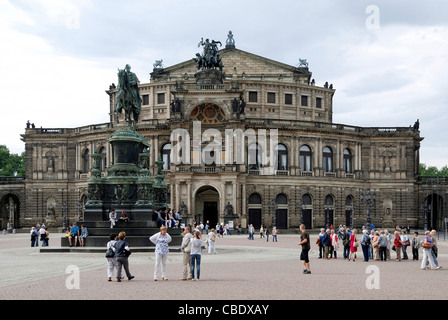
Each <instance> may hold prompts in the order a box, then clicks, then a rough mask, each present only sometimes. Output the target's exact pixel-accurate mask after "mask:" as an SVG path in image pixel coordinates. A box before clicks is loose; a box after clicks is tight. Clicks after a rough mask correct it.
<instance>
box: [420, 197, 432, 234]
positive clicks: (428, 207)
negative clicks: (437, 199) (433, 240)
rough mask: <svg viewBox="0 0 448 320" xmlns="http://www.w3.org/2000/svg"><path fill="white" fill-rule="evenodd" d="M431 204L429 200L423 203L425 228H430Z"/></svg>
mask: <svg viewBox="0 0 448 320" xmlns="http://www.w3.org/2000/svg"><path fill="white" fill-rule="evenodd" d="M430 208H431V205H430V204H428V200H425V202H423V204H422V209H423V213H424V214H425V220H424V226H423V228H424V229H425V230H428V212H429V211H430Z"/></svg>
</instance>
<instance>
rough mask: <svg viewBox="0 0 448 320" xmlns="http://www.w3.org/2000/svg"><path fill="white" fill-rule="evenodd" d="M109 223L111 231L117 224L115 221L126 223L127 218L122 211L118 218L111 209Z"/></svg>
mask: <svg viewBox="0 0 448 320" xmlns="http://www.w3.org/2000/svg"><path fill="white" fill-rule="evenodd" d="M109 221H110V228H111V229H113V228H114V227H115V225H116V224H117V221H124V222H128V221H129V217H128V214H127V213H126V211H125V210H122V211H121V215H120V216H119V217H118V216H117V213H116V212H115V209H112V211H111V212H109Z"/></svg>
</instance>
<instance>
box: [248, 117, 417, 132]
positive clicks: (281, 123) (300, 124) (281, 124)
mask: <svg viewBox="0 0 448 320" xmlns="http://www.w3.org/2000/svg"><path fill="white" fill-rule="evenodd" d="M245 122H246V123H247V124H248V125H252V126H263V127H265V126H266V127H269V126H271V127H277V128H285V129H286V128H288V129H300V128H317V129H328V130H338V131H347V132H360V133H364V134H383V133H387V134H390V133H411V132H416V131H415V130H414V129H413V128H412V127H357V126H350V125H345V124H337V123H325V122H316V121H305V120H280V119H257V118H246V119H245Z"/></svg>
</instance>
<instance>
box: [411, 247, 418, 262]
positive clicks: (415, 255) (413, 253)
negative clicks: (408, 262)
mask: <svg viewBox="0 0 448 320" xmlns="http://www.w3.org/2000/svg"><path fill="white" fill-rule="evenodd" d="M412 260H418V249H416V248H412Z"/></svg>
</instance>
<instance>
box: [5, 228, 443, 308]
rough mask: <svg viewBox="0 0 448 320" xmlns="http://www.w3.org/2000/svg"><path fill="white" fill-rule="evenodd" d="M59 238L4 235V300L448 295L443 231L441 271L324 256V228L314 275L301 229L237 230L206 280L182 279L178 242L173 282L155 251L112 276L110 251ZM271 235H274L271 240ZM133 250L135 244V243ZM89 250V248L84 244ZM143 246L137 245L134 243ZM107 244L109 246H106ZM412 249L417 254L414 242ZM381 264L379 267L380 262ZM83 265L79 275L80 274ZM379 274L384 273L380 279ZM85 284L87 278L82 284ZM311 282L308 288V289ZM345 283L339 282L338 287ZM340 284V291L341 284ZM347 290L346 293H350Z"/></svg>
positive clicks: (209, 258)
mask: <svg viewBox="0 0 448 320" xmlns="http://www.w3.org/2000/svg"><path fill="white" fill-rule="evenodd" d="M59 237H62V234H56V233H55V234H51V240H50V248H51V249H54V252H47V253H41V252H40V249H41V248H36V247H34V248H31V247H29V245H30V242H29V236H28V234H6V235H0V259H1V261H2V264H1V265H0V274H1V275H2V277H1V280H0V288H1V290H0V299H2V300H10V299H12V300H116V299H124V300H153V299H155V293H157V294H156V296H157V299H159V300H166V299H168V300H177V301H178V302H179V301H182V300H192V299H193V300H205V301H216V300H225V301H226V300H253V301H255V300H278V301H280V300H321V299H323V300H347V299H349V300H357V299H362V300H372V299H373V300H390V299H393V300H403V297H404V298H405V299H409V300H433V299H446V298H447V297H448V295H447V293H446V290H445V285H446V281H447V270H448V268H446V266H447V264H446V260H447V255H448V242H446V241H445V240H444V236H443V234H439V240H438V245H439V258H438V259H439V264H440V265H441V266H443V268H442V269H440V270H429V271H424V270H421V269H420V264H421V259H422V252H421V249H420V260H419V261H418V262H417V261H412V259H410V260H407V261H401V262H396V261H395V253H394V252H391V258H392V259H391V260H390V261H386V262H379V261H378V262H377V261H369V262H363V261H362V253H361V252H358V257H357V259H356V262H352V261H350V262H349V261H347V260H344V259H343V258H340V257H342V251H341V249H340V250H339V252H338V259H331V260H328V261H324V260H321V259H318V251H317V250H316V249H317V246H316V245H315V244H314V243H315V241H316V238H317V235H316V234H312V235H311V242H312V249H311V251H310V263H311V270H312V274H309V275H306V274H303V273H302V263H301V262H300V261H299V255H300V251H301V249H300V248H299V247H298V246H297V243H298V242H299V235H298V234H288V235H286V234H279V236H278V242H266V238H262V239H260V238H259V236H258V235H256V237H255V240H253V241H250V240H248V239H247V235H231V236H224V238H219V239H217V242H216V249H217V251H218V253H217V254H216V255H208V254H207V251H206V250H204V251H203V252H202V262H201V280H200V281H181V280H180V278H181V275H182V256H181V253H180V252H179V251H178V250H176V248H171V252H170V253H169V256H168V261H167V277H168V279H169V280H168V281H157V282H155V281H153V270H154V262H155V259H154V253H153V252H149V251H148V252H136V251H135V252H134V253H133V254H132V255H131V257H130V258H129V263H130V270H131V273H132V274H133V275H135V279H133V280H132V281H127V280H124V281H122V282H121V283H117V282H115V281H113V282H108V281H107V273H106V268H107V265H106V258H105V257H104V253H103V252H101V253H100V252H87V251H89V249H91V248H89V247H85V248H81V249H77V251H76V252H70V253H68V252H67V253H63V252H62V253H61V252H57V250H56V249H58V248H59V245H58V243H59ZM270 240H271V239H270ZM130 246H131V250H132V249H133V248H132V244H130ZM82 249H84V251H83V250H82ZM134 249H136V248H134ZM104 251H105V250H104ZM408 254H409V255H410V256H411V255H412V254H410V252H409V249H408ZM375 266H376V267H378V268H375ZM78 271H79V273H78V274H79V278H78V279H75V278H76V274H77V272H78ZM374 277H376V278H374ZM77 285H79V286H78V287H77ZM304 288H305V289H306V295H304V291H303V289H304ZM338 288H339V289H338ZM336 289H337V290H336ZM342 293H343V294H342Z"/></svg>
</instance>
